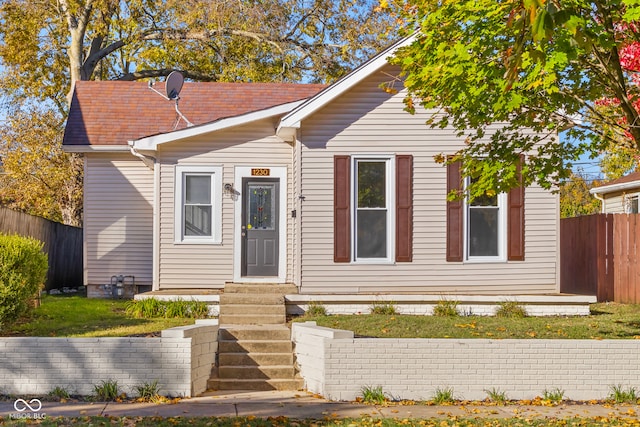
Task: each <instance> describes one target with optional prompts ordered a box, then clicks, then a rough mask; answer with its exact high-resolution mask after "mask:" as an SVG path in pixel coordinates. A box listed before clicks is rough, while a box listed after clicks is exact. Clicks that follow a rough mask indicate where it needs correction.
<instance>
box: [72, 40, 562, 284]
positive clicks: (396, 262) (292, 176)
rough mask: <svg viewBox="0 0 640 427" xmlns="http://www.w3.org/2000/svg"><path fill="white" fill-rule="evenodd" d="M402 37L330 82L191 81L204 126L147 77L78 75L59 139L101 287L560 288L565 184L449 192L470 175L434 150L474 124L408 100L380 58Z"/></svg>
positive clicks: (88, 263)
mask: <svg viewBox="0 0 640 427" xmlns="http://www.w3.org/2000/svg"><path fill="white" fill-rule="evenodd" d="M408 42H409V40H402V41H400V42H399V43H398V44H396V45H394V46H392V47H390V48H389V49H388V50H386V51H384V52H382V53H381V54H380V55H378V56H376V57H374V58H372V59H371V60H370V61H368V62H367V63H365V64H363V65H362V66H361V67H359V68H357V69H356V70H354V71H353V72H351V73H350V74H349V75H347V76H346V77H344V78H343V79H341V80H339V81H337V82H336V83H334V84H332V85H330V86H328V87H324V86H320V85H290V84H255V83H253V84H243V83H185V84H184V88H183V90H182V92H181V94H180V103H179V107H176V108H179V111H180V113H181V114H182V115H183V116H184V117H185V118H186V119H188V120H189V121H190V122H192V123H194V124H195V125H194V126H185V121H184V120H180V116H179V115H178V114H177V112H176V109H174V104H173V103H172V102H170V101H167V100H165V99H163V98H162V97H160V96H159V95H158V94H156V93H154V92H153V91H152V90H150V89H149V88H148V87H147V84H146V83H138V82H131V83H127V82H78V84H77V86H76V88H75V93H74V97H73V102H72V104H71V111H70V116H69V120H68V124H67V130H66V133H65V136H64V147H65V149H66V150H67V151H69V152H78V153H83V154H84V158H85V198H84V204H85V205H84V208H85V209H84V214H85V218H84V227H85V228H84V229H85V237H84V245H85V260H84V261H85V272H84V281H85V284H86V285H87V286H88V287H89V289H90V294H91V292H93V293H94V294H99V293H100V292H101V291H100V289H102V287H104V285H105V284H107V283H109V281H110V280H111V277H112V276H117V275H123V276H133V277H135V283H136V285H139V286H141V287H142V288H141V289H143V290H144V289H145V288H146V289H153V290H160V291H162V290H171V291H176V292H179V291H181V290H182V291H185V292H186V291H193V290H199V291H202V292H207V291H216V290H221V289H224V287H225V284H226V283H229V282H237V283H292V284H295V285H296V286H297V288H298V292H299V293H300V294H315V295H321V294H332V295H342V294H344V295H358V294H369V295H371V294H375V295H381V294H388V293H396V294H403V293H405V294H431V295H443V294H471V295H483V294H484V295H505V296H515V295H522V294H527V295H546V294H554V293H558V292H559V262H558V258H559V257H558V229H559V208H558V196H557V195H556V194H553V193H552V192H549V191H545V190H543V189H542V188H540V187H538V186H535V185H534V186H531V187H527V188H526V189H524V188H519V189H515V190H513V191H512V192H511V193H510V194H500V195H497V196H495V197H493V198H490V199H488V200H486V201H485V202H486V203H476V204H474V203H471V204H468V203H466V202H464V201H459V202H447V199H446V195H447V193H448V191H450V190H452V189H455V188H459V186H460V185H464V182H463V180H461V177H460V171H459V168H457V167H456V166H455V165H450V166H449V167H446V168H445V167H443V166H441V165H439V164H436V163H435V162H434V160H433V157H434V155H436V154H439V153H445V154H446V153H454V152H455V151H456V150H458V149H459V148H460V147H462V146H463V144H464V139H463V138H460V137H458V136H456V135H455V133H454V132H453V131H452V130H451V129H430V128H429V127H428V126H426V125H425V121H426V119H427V118H428V117H429V112H425V111H418V112H417V113H416V114H415V115H410V114H408V113H407V112H405V111H404V110H403V109H404V104H403V97H404V94H405V92H404V90H403V88H402V83H401V81H400V80H399V79H398V75H399V69H397V68H395V67H394V66H391V65H389V64H388V62H387V58H388V57H389V55H391V54H392V53H393V52H394V50H395V49H396V48H397V47H398V46H401V45H403V44H404V43H408ZM382 84H391V85H394V84H395V86H396V88H397V89H398V91H397V93H396V92H395V91H385V90H382V89H381V88H380V86H381V85H382ZM176 125H177V126H176ZM174 127H175V129H174ZM91 289H93V291H92V290H91Z"/></svg>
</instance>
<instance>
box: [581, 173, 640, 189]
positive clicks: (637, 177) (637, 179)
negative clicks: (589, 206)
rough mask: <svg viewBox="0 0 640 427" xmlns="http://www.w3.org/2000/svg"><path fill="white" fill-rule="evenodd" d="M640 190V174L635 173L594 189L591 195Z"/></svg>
mask: <svg viewBox="0 0 640 427" xmlns="http://www.w3.org/2000/svg"><path fill="white" fill-rule="evenodd" d="M634 188H638V189H640V172H633V173H630V174H629V175H625V176H623V177H621V178H618V179H614V180H612V181H609V182H607V183H606V184H604V185H601V186H599V187H594V188H592V189H591V190H589V192H590V193H591V194H608V193H614V192H616V191H624V190H631V189H634Z"/></svg>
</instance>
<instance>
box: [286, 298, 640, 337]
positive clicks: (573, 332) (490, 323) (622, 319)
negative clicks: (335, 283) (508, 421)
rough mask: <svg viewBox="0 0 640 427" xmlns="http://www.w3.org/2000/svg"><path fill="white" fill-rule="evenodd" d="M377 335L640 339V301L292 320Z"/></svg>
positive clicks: (364, 334)
mask: <svg viewBox="0 0 640 427" xmlns="http://www.w3.org/2000/svg"><path fill="white" fill-rule="evenodd" d="M307 320H313V321H316V322H317V324H318V325H319V326H326V327H330V328H336V329H346V330H349V331H353V332H354V333H355V334H356V336H363V337H379V338H496V339H506V338H525V339H531V338H539V339H540V338H544V339H560V338H565V339H566V338H568V339H640V305H624V304H614V303H606V304H604V303H603V304H593V305H592V306H591V315H590V316H574V317H563V316H553V317H525V318H521V319H518V318H500V317H494V316H458V317H438V316H408V315H373V314H366V315H331V316H302V317H300V318H297V319H294V321H307Z"/></svg>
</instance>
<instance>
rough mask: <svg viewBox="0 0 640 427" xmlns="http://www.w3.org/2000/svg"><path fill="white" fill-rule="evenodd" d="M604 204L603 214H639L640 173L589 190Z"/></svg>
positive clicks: (633, 173)
mask: <svg viewBox="0 0 640 427" xmlns="http://www.w3.org/2000/svg"><path fill="white" fill-rule="evenodd" d="M589 192H590V193H591V194H593V195H594V197H595V198H596V199H598V200H600V201H601V202H602V213H638V195H640V172H632V173H630V174H629V175H625V176H623V177H621V178H618V179H614V180H612V181H609V182H607V183H606V184H604V185H601V186H599V187H594V188H592V189H591V190H589Z"/></svg>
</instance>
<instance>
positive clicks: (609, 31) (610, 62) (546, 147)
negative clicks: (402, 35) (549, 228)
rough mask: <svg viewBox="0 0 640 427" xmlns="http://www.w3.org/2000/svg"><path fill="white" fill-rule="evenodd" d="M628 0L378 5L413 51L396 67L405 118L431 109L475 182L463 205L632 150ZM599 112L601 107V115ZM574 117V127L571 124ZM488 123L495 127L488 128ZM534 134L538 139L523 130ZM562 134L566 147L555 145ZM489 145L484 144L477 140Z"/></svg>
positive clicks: (632, 35) (635, 47)
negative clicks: (462, 142)
mask: <svg viewBox="0 0 640 427" xmlns="http://www.w3.org/2000/svg"><path fill="white" fill-rule="evenodd" d="M635 3H637V2H636V1H634V0H599V1H584V0H568V1H563V2H560V1H559V0H547V1H544V0H506V1H500V2H495V1H491V0H440V1H438V2H422V1H415V0H396V1H393V0H392V1H390V2H389V3H387V2H386V1H385V2H384V3H383V4H382V6H383V7H387V8H390V9H391V10H393V12H394V13H395V14H397V15H398V16H399V17H400V18H401V19H402V20H403V21H404V28H405V32H407V33H409V32H414V31H415V32H416V39H415V41H414V42H413V43H412V44H411V45H409V46H407V47H405V48H403V49H401V50H400V51H399V52H398V55H397V58H396V60H395V63H396V64H398V65H400V66H401V68H402V73H403V74H404V75H405V76H406V86H407V88H408V95H407V97H406V99H405V102H406V105H407V109H408V110H409V111H413V110H414V108H415V105H416V104H419V105H421V106H423V107H425V108H428V109H434V111H435V113H434V114H433V117H432V119H431V120H430V122H429V124H430V125H431V126H432V127H437V126H440V127H445V126H449V125H450V126H452V127H453V128H454V129H455V130H457V132H458V133H459V135H460V136H463V137H465V138H466V142H467V145H466V147H465V148H464V149H462V150H460V151H459V152H457V153H455V154H456V155H455V156H453V157H450V158H446V157H445V156H440V157H439V158H438V160H439V161H443V162H444V161H457V160H461V161H462V162H463V165H464V171H465V174H466V175H470V176H474V177H478V179H477V180H475V181H474V183H475V184H474V185H473V186H472V187H471V188H470V189H469V191H470V195H471V196H472V197H473V196H474V195H480V194H482V193H484V192H486V191H505V190H507V189H509V188H511V187H512V186H514V185H517V184H518V182H517V179H515V177H516V173H515V170H516V167H517V166H516V165H517V163H518V161H519V159H520V154H521V153H529V155H528V156H527V160H526V164H524V165H523V166H522V169H523V177H524V181H525V184H531V183H532V182H537V183H538V184H540V185H541V186H542V187H544V188H551V187H553V186H554V185H556V184H558V183H560V182H562V180H564V179H566V178H567V177H568V176H569V174H570V166H571V164H570V162H571V161H573V160H576V159H577V158H578V157H579V156H580V155H581V154H582V153H585V152H590V153H592V154H593V156H594V157H595V156H596V155H597V154H599V153H600V152H602V151H603V150H605V149H606V148H607V147H608V146H609V144H615V145H619V144H621V142H622V141H624V144H626V145H629V146H631V147H633V148H634V149H638V146H639V144H640V126H635V124H636V123H640V112H639V111H640V110H639V109H638V108H637V107H638V105H636V104H637V102H638V101H640V97H639V96H638V95H640V90H639V87H638V84H637V83H638V82H637V80H636V78H637V75H638V72H639V71H640V55H639V54H638V53H639V52H640V48H639V46H640V43H639V42H638V40H640V32H639V31H640V28H639V27H638V26H637V25H636V24H635V22H634V20H635V19H637V18H640V5H636V4H635ZM602 102H608V103H609V104H610V105H609V107H610V108H608V109H600V108H598V106H599V103H602ZM577 117H580V119H578V120H576V118H577ZM496 124H497V125H496ZM527 129H532V130H533V131H535V133H531V132H530V131H527ZM565 129H569V130H566V132H565V133H566V135H565V136H566V137H567V138H566V139H565V138H563V140H559V139H558V138H555V137H554V135H555V134H556V132H559V131H562V130H565ZM485 136H489V138H487V139H483V137H485Z"/></svg>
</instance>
